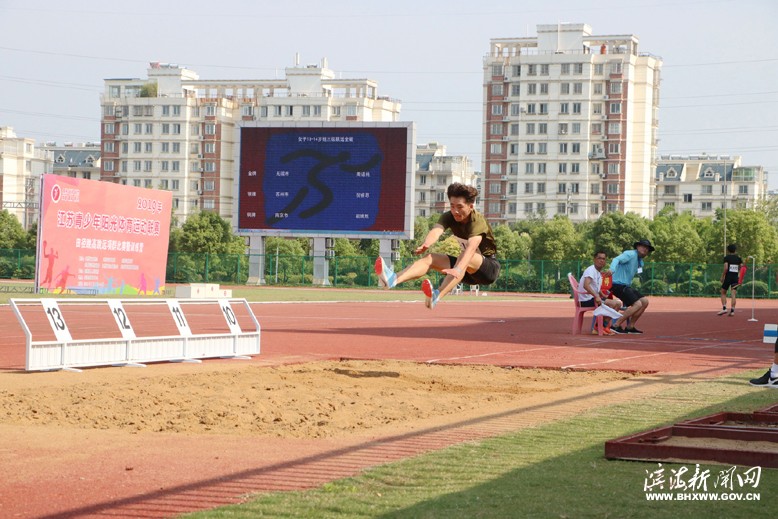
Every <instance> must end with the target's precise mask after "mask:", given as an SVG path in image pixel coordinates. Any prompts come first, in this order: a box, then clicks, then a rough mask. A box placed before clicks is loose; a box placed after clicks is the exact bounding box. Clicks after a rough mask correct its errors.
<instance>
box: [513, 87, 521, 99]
mask: <svg viewBox="0 0 778 519" xmlns="http://www.w3.org/2000/svg"><path fill="white" fill-rule="evenodd" d="M519 95H521V85H519V84H514V85H511V96H513V97H519Z"/></svg>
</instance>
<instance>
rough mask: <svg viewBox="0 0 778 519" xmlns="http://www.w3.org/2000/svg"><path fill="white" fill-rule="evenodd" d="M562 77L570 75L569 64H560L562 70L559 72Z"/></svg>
mask: <svg viewBox="0 0 778 519" xmlns="http://www.w3.org/2000/svg"><path fill="white" fill-rule="evenodd" d="M559 73H560V74H562V75H567V74H569V73H570V63H562V68H561V69H560V71H559Z"/></svg>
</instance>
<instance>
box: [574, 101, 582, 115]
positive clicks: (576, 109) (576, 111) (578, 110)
mask: <svg viewBox="0 0 778 519" xmlns="http://www.w3.org/2000/svg"><path fill="white" fill-rule="evenodd" d="M573 113H574V114H580V113H581V103H573Z"/></svg>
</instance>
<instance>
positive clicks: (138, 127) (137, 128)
mask: <svg viewBox="0 0 778 519" xmlns="http://www.w3.org/2000/svg"><path fill="white" fill-rule="evenodd" d="M132 133H134V134H135V135H140V134H141V133H143V124H141V123H135V124H133V125H132Z"/></svg>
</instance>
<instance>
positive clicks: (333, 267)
mask: <svg viewBox="0 0 778 519" xmlns="http://www.w3.org/2000/svg"><path fill="white" fill-rule="evenodd" d="M415 259H416V258H402V259H401V260H400V261H399V262H397V263H396V264H395V265H394V267H395V269H396V270H397V271H400V270H402V269H403V268H405V267H407V266H408V265H410V264H411V263H412V262H413V261H415ZM250 260H251V261H250ZM261 260H264V261H261ZM374 260H375V258H370V257H367V256H348V257H334V258H331V259H329V260H328V262H329V265H328V270H329V282H330V285H331V286H334V287H376V286H377V283H378V281H377V279H376V276H375V273H374V272H373V261H374ZM250 262H251V263H255V264H262V265H264V280H263V281H264V283H265V284H266V285H280V286H310V285H312V284H313V266H314V258H313V257H312V256H285V255H275V254H268V255H266V256H265V257H264V258H261V257H251V258H250V257H249V255H241V254H195V253H185V252H175V253H171V254H169V255H168V262H167V274H166V281H167V282H168V283H221V284H225V285H244V284H246V282H247V280H248V278H249V263H250ZM500 263H501V265H502V271H501V272H500V277H499V278H498V279H497V281H496V282H495V283H494V284H493V285H491V286H490V289H491V290H493V291H497V292H530V293H540V294H562V293H567V292H569V291H570V286H569V283H568V281H567V273H568V272H572V273H573V275H575V276H576V277H580V275H581V273H582V272H583V270H584V269H585V268H586V267H588V266H589V264H590V263H589V262H581V261H550V260H501V261H500ZM747 267H748V271H747V272H746V275H745V279H744V280H743V285H742V286H741V287H740V289H739V293H740V294H741V295H742V296H751V294H752V293H753V295H754V297H757V298H778V283H776V278H775V275H776V268H777V267H778V265H774V264H770V265H760V264H757V265H755V266H754V265H753V264H752V263H748V264H747ZM722 270H723V265H721V264H702V263H654V262H647V263H646V264H645V267H644V269H643V273H642V274H640V275H639V276H638V277H637V278H636V279H635V280H634V281H633V286H635V287H636V288H638V289H639V290H640V291H641V292H643V293H644V294H646V295H663V296H715V295H718V294H719V293H720V288H721V273H722ZM431 276H432V278H433V280H434V281H435V282H438V281H439V279H440V275H439V274H437V273H431ZM34 277H35V251H34V250H20V249H0V278H4V279H11V278H13V279H33V278H34ZM420 284H421V280H416V281H414V282H410V283H404V284H403V286H402V288H411V289H413V288H418V287H419V285H420Z"/></svg>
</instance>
